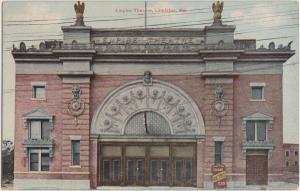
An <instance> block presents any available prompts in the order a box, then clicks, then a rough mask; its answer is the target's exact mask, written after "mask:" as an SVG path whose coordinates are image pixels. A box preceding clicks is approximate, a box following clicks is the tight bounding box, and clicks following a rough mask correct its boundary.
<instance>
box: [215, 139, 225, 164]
mask: <svg viewBox="0 0 300 191" xmlns="http://www.w3.org/2000/svg"><path fill="white" fill-rule="evenodd" d="M222 143H223V142H222V141H215V164H221V163H222Z"/></svg>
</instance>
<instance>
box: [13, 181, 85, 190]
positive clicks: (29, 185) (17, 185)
mask: <svg viewBox="0 0 300 191" xmlns="http://www.w3.org/2000/svg"><path fill="white" fill-rule="evenodd" d="M23 189H26V190H33V189H35V190H36V189H38V190H49V189H51V190H56V189H62V190H74V189H75V190H87V189H90V180H69V179H14V190H23Z"/></svg>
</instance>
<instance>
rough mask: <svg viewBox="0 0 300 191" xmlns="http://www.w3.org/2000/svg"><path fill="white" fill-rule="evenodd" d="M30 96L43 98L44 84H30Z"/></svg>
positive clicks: (44, 96) (44, 95)
mask: <svg viewBox="0 0 300 191" xmlns="http://www.w3.org/2000/svg"><path fill="white" fill-rule="evenodd" d="M32 98H35V99H45V98H46V94H45V86H43V85H35V86H32Z"/></svg>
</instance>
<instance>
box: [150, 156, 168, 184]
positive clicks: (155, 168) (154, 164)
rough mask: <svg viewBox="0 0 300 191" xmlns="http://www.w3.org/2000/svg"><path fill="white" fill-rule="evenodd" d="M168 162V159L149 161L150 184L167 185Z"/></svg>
mask: <svg viewBox="0 0 300 191" xmlns="http://www.w3.org/2000/svg"><path fill="white" fill-rule="evenodd" d="M168 177H169V161H168V159H165V160H163V159H151V160H150V184H151V185H168Z"/></svg>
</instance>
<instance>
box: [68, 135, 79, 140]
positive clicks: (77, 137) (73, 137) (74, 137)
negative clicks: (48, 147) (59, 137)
mask: <svg viewBox="0 0 300 191" xmlns="http://www.w3.org/2000/svg"><path fill="white" fill-rule="evenodd" d="M80 139H81V135H70V140H72V141H77V140H78V141H80Z"/></svg>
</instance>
